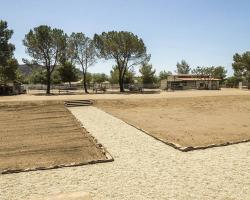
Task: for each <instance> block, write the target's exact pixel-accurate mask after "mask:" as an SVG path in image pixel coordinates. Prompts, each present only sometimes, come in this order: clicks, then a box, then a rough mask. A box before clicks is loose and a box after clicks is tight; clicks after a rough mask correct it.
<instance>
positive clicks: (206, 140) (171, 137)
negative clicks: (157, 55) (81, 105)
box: [95, 95, 250, 147]
mask: <svg viewBox="0 0 250 200" xmlns="http://www.w3.org/2000/svg"><path fill="white" fill-rule="evenodd" d="M95 106H96V107H98V108H100V109H102V110H104V111H106V112H108V113H110V114H112V115H114V116H116V117H118V118H120V119H122V120H124V121H126V122H128V123H130V124H133V125H135V126H136V127H139V128H141V129H144V130H146V131H147V132H149V134H151V135H152V136H154V137H157V138H159V139H161V140H163V141H165V142H170V143H175V144H179V145H180V146H182V147H190V146H191V147H197V146H202V147H203V146H209V145H212V144H223V143H227V142H239V141H243V140H249V139H250V114H249V113H250V96H249V95H247V96H242V95H238V96H233V95H229V96H225V95H223V96H219V95H218V96H206V97H189V98H186V97H183V98H159V99H155V98H154V99H122V100H119V99H116V100H105V99H104V100H97V101H96V103H95Z"/></svg>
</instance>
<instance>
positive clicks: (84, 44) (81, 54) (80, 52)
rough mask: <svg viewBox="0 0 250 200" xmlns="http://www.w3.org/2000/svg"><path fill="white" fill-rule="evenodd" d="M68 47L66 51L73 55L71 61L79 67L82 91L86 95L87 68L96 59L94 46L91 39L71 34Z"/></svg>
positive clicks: (81, 34) (78, 34) (82, 35)
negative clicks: (81, 76) (81, 77)
mask: <svg viewBox="0 0 250 200" xmlns="http://www.w3.org/2000/svg"><path fill="white" fill-rule="evenodd" d="M68 45H69V47H68V49H69V51H70V52H71V54H72V55H73V61H74V62H75V63H76V64H77V65H80V66H81V69H82V75H83V85H84V90H85V92H86V93H88V89H87V73H88V68H89V67H90V66H92V65H93V64H94V63H95V62H96V59H97V54H96V48H95V44H94V42H93V40H92V39H90V38H89V37H86V36H85V35H84V34H83V33H72V34H71V35H70V37H69V40H68Z"/></svg>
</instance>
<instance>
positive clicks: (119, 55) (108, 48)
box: [94, 31, 150, 92]
mask: <svg viewBox="0 0 250 200" xmlns="http://www.w3.org/2000/svg"><path fill="white" fill-rule="evenodd" d="M94 41H95V45H96V48H97V49H98V53H99V56H100V57H101V58H104V59H106V60H108V59H113V60H115V62H116V65H117V69H118V72H119V77H118V81H119V85H120V92H124V85H123V84H124V77H125V74H126V72H127V71H128V70H129V69H130V68H131V67H134V66H137V65H139V64H142V63H143V62H145V61H146V60H149V58H150V56H149V55H147V53H146V46H145V44H144V42H143V40H142V39H141V38H139V37H138V36H137V35H134V34H133V33H131V32H126V31H120V32H117V31H110V32H103V33H102V34H100V35H97V34H95V36H94Z"/></svg>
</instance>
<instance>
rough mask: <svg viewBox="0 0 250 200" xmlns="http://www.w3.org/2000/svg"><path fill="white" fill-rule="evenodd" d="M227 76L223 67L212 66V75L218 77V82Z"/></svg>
mask: <svg viewBox="0 0 250 200" xmlns="http://www.w3.org/2000/svg"><path fill="white" fill-rule="evenodd" d="M226 76H227V70H226V69H225V67H222V66H218V67H212V77H214V78H219V79H221V80H220V83H223V82H224V81H225V79H226Z"/></svg>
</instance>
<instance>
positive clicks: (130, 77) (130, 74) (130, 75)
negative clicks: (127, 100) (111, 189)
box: [110, 66, 135, 84]
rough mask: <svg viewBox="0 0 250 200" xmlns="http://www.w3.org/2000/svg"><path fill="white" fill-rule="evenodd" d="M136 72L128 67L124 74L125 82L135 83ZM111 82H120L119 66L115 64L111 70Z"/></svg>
mask: <svg viewBox="0 0 250 200" xmlns="http://www.w3.org/2000/svg"><path fill="white" fill-rule="evenodd" d="M134 77H135V72H134V71H133V68H131V69H128V70H127V71H126V73H125V75H124V80H123V81H124V82H123V83H124V84H130V83H134ZM110 83H112V84H118V83H119V69H118V67H117V66H113V68H112V70H111V71H110Z"/></svg>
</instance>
